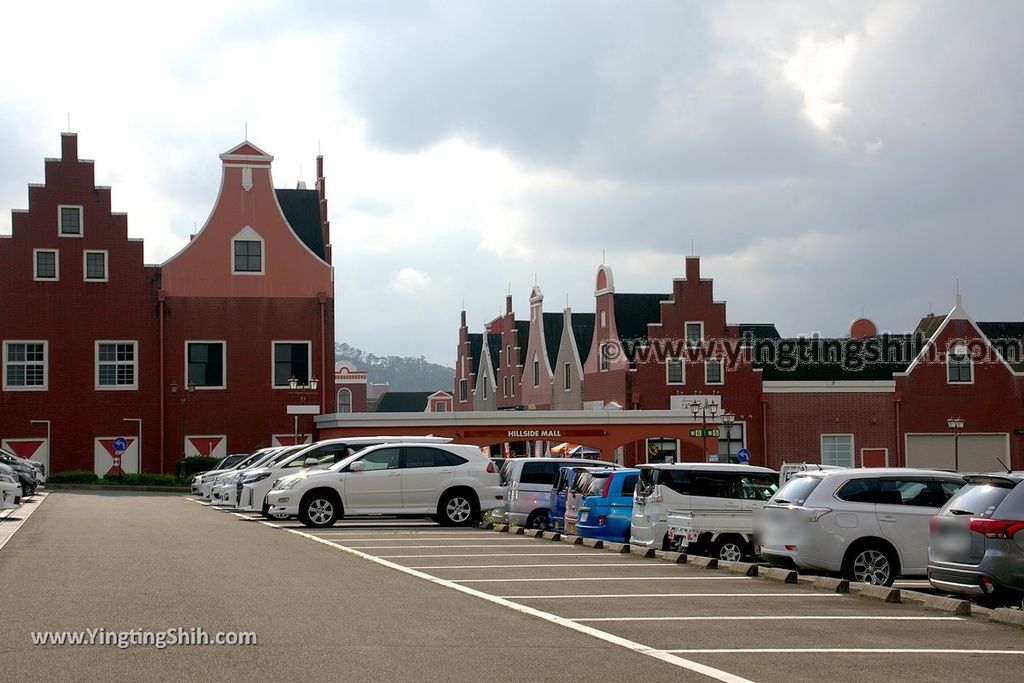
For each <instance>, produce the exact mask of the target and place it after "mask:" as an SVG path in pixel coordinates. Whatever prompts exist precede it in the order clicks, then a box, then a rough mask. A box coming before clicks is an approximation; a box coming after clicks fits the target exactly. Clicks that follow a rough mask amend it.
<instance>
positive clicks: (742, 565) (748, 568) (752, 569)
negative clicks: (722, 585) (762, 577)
mask: <svg viewBox="0 0 1024 683" xmlns="http://www.w3.org/2000/svg"><path fill="white" fill-rule="evenodd" d="M718 568H719V569H724V570H725V571H727V572H729V573H730V574H742V575H743V576H757V574H758V566H757V565H756V564H751V563H750V562H719V563H718Z"/></svg>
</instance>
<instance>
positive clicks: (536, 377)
mask: <svg viewBox="0 0 1024 683" xmlns="http://www.w3.org/2000/svg"><path fill="white" fill-rule="evenodd" d="M533 386H534V387H539V386H540V361H539V360H536V359H534V361H533Z"/></svg>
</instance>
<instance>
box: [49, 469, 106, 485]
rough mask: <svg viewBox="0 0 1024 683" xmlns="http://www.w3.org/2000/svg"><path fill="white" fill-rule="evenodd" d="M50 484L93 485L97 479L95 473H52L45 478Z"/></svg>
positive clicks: (78, 471)
mask: <svg viewBox="0 0 1024 683" xmlns="http://www.w3.org/2000/svg"><path fill="white" fill-rule="evenodd" d="M46 481H47V482H48V483H51V484H95V483H96V482H97V481H99V477H97V476H96V473H95V472H86V471H84V470H71V471H70V472H54V473H53V474H51V475H50V476H48V477H47V478H46Z"/></svg>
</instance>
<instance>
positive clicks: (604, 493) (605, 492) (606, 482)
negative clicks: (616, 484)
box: [601, 477, 612, 498]
mask: <svg viewBox="0 0 1024 683" xmlns="http://www.w3.org/2000/svg"><path fill="white" fill-rule="evenodd" d="M611 490H612V478H611V477H608V478H607V479H605V480H604V489H603V490H602V491H601V497H602V498H607V497H608V492H609V491H611Z"/></svg>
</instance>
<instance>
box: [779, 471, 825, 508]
mask: <svg viewBox="0 0 1024 683" xmlns="http://www.w3.org/2000/svg"><path fill="white" fill-rule="evenodd" d="M820 483H821V478H820V477H806V476H800V475H797V476H795V477H793V478H792V479H790V480H789V481H787V482H786V484H785V486H783V487H782V488H781V489H779V490H778V492H777V493H776V494H775V495H774V496H772V499H771V500H772V502H773V503H779V504H782V505H787V504H792V505H803V504H804V502H805V501H806V500H807V498H808V497H809V496H810V495H811V491H813V490H814V489H815V488H816V487H817V486H818V484H820Z"/></svg>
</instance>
